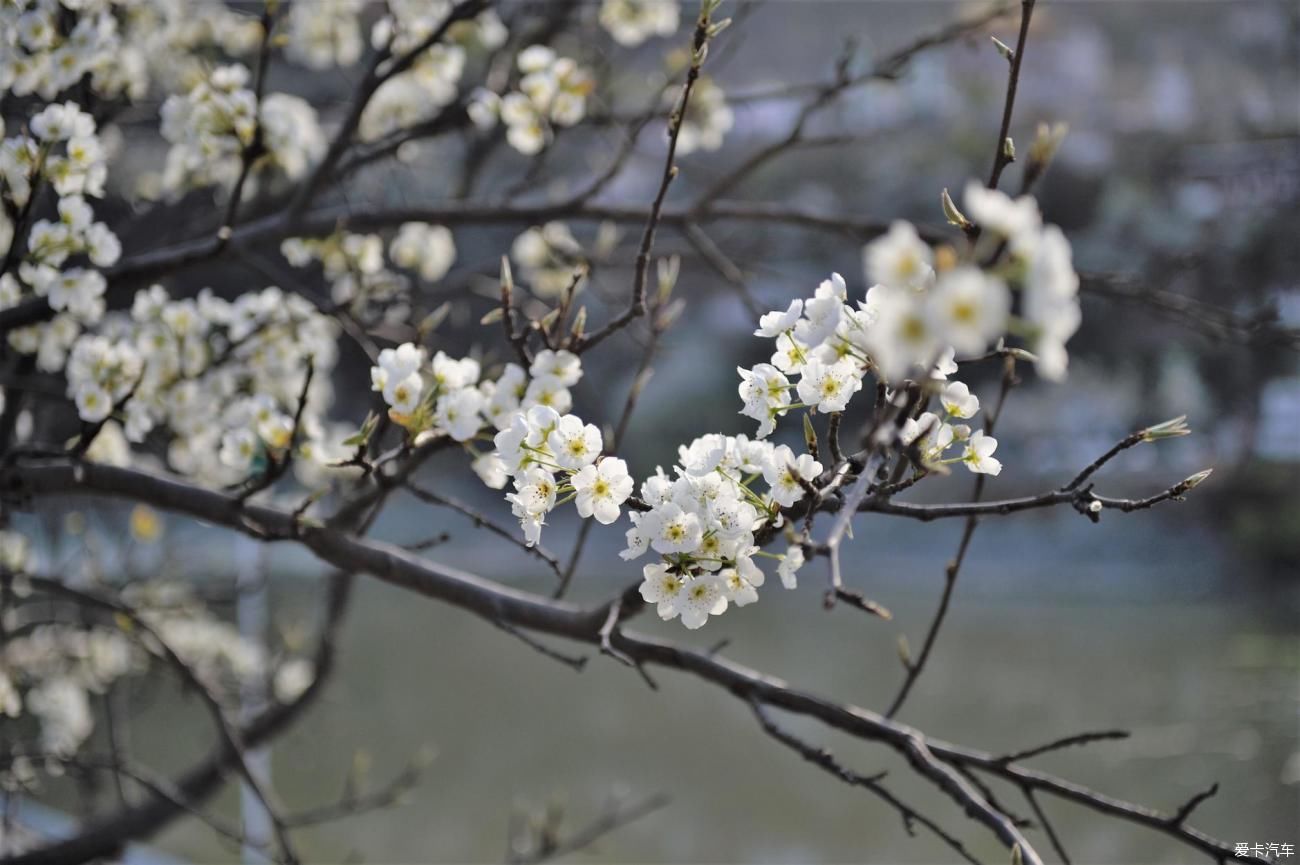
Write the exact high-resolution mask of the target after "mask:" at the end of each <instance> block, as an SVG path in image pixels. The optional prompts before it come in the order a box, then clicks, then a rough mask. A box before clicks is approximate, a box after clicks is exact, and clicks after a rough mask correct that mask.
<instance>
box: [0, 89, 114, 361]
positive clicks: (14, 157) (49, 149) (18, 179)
mask: <svg viewBox="0 0 1300 865" xmlns="http://www.w3.org/2000/svg"><path fill="white" fill-rule="evenodd" d="M2 131H3V130H0V132H2ZM106 176H107V166H106V159H105V155H104V148H103V145H102V144H101V142H100V140H99V137H98V136H97V135H96V130H95V122H94V119H93V118H92V117H91V116H90V115H89V114H87V113H86V112H84V111H82V110H81V109H80V108H79V107H77V105H76V104H74V103H72V102H67V103H55V104H52V105H47V106H45V107H44V108H43V109H41V110H40V111H39V112H38V113H37V114H35V115H34V116H33V117H32V118H31V120H30V122H29V123H28V124H27V132H24V133H20V134H18V135H16V136H13V137H11V138H7V139H5V140H4V142H3V144H0V197H3V199H4V204H5V205H6V206H5V207H0V254H3V255H5V256H10V255H11V254H12V253H13V252H14V250H12V249H11V246H12V244H13V243H14V242H15V241H14V237H13V227H12V226H11V225H10V223H9V221H8V219H7V217H6V216H5V215H4V212H5V211H6V210H8V209H9V208H10V207H12V208H13V209H14V210H15V211H21V210H22V209H23V208H24V207H25V206H26V205H28V203H29V202H30V200H31V197H32V196H33V195H34V194H36V192H37V190H38V189H40V188H42V187H43V186H46V185H48V188H50V189H52V190H53V192H54V195H55V203H54V213H53V214H51V216H53V217H55V218H45V217H43V218H40V219H37V220H35V222H33V223H32V225H31V228H30V230H29V231H28V233H27V237H26V241H25V246H24V248H23V250H22V254H21V255H20V256H18V255H14V256H12V257H13V259H14V260H15V261H16V262H17V265H18V266H17V268H16V269H15V270H14V271H11V272H7V273H4V274H3V275H0V309H3V308H7V307H11V306H15V305H17V304H18V303H20V302H21V301H23V300H27V299H30V298H32V297H39V298H44V299H45V300H46V301H47V302H48V303H49V305H50V307H51V308H52V309H53V310H54V311H55V316H54V318H53V319H52V320H51V321H50V322H49V323H48V324H45V325H35V326H31V327H26V328H21V329H17V330H14V331H11V332H10V334H9V344H10V346H11V347H12V348H13V349H14V350H16V351H18V352H20V353H22V354H29V355H30V354H34V355H36V362H37V367H38V368H39V369H41V370H42V371H45V372H58V371H59V370H60V369H61V368H62V366H63V363H64V361H65V360H66V358H67V351H68V348H69V347H70V346H71V345H72V343H73V341H74V340H75V339H76V338H77V336H78V335H79V334H80V333H81V331H82V327H83V326H90V325H94V324H95V323H97V322H98V321H99V320H100V318H101V317H102V316H103V314H104V299H103V295H104V291H105V289H106V287H107V283H106V280H105V279H104V276H103V274H101V273H100V272H99V271H98V270H96V269H95V268H99V267H108V266H111V265H112V264H114V263H116V261H117V260H118V257H119V256H120V255H121V251H122V247H121V244H120V243H119V242H118V239H117V235H116V234H114V233H113V231H112V230H111V229H110V228H109V227H108V226H107V225H106V224H105V223H103V222H100V221H97V220H96V219H95V214H94V208H93V207H92V206H91V204H90V202H89V201H88V200H87V199H88V197H100V196H102V195H103V194H104V182H105V178H106Z"/></svg>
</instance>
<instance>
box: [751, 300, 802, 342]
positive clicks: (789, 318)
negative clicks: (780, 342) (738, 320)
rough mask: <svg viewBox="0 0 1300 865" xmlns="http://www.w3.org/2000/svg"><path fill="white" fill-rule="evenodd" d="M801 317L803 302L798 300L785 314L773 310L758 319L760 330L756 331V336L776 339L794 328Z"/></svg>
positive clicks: (792, 302)
mask: <svg viewBox="0 0 1300 865" xmlns="http://www.w3.org/2000/svg"><path fill="white" fill-rule="evenodd" d="M801 315H803V301H802V300H799V299H798V298H796V299H795V300H792V301H790V305H789V306H788V307H787V308H786V310H785V311H784V312H782V311H781V310H773V311H772V312H765V313H763V315H762V316H760V317H759V319H758V330H756V331H754V336H762V337H767V338H768V339H775V338H776V337H778V336H780V335H781V334H783V333H785V332H786V331H788V330H790V329H791V328H793V327H794V325H795V322H797V321H798V320H799V317H800V316H801Z"/></svg>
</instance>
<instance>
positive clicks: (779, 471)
mask: <svg viewBox="0 0 1300 865" xmlns="http://www.w3.org/2000/svg"><path fill="white" fill-rule="evenodd" d="M821 473H822V464H821V463H819V462H818V461H817V460H815V459H813V458H812V456H810V455H809V454H800V455H799V456H798V458H796V457H795V455H794V451H792V450H790V448H789V447H788V446H786V445H780V446H778V447H777V448H776V450H775V451H774V452H773V453H772V458H771V459H770V460H769V461H768V463H767V464H766V465H765V466H763V479H764V480H765V481H767V483H768V486H769V487H771V496H772V500H773V501H775V502H776V503H777V504H779V505H780V506H781V507H783V508H788V507H790V505H792V504H794V503H795V502H797V501H799V499H801V498H803V497H804V488H803V485H802V484H801V483H800V480H803V481H812V480H813V479H814V478H816V477H817V476H818V475H820V474H821Z"/></svg>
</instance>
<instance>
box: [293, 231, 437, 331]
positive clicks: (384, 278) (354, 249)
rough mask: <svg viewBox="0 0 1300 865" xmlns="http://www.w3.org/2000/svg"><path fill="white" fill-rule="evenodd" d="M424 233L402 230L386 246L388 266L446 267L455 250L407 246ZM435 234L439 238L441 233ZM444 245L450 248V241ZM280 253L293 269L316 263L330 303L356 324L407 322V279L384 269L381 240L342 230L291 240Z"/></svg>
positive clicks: (435, 268)
mask: <svg viewBox="0 0 1300 865" xmlns="http://www.w3.org/2000/svg"><path fill="white" fill-rule="evenodd" d="M408 225H409V226H418V225H421V224H419V223H408ZM429 228H430V229H432V228H435V227H433V226H430V227H429ZM425 233H426V232H425V231H424V230H423V229H419V228H406V227H404V228H403V230H402V232H401V233H400V234H399V238H401V239H400V240H395V241H394V243H393V245H392V246H391V247H390V250H389V255H390V258H391V259H392V263H394V264H396V265H398V266H399V267H409V266H411V265H412V264H414V265H415V266H416V267H418V268H419V269H421V270H425V271H429V272H436V271H437V270H439V269H441V267H442V266H443V265H444V264H445V265H446V266H450V259H451V257H453V256H454V255H455V248H454V247H451V248H447V247H444V246H440V245H438V244H437V243H436V242H435V243H431V244H430V246H429V247H427V248H418V249H417V248H412V247H411V246H410V245H409V244H408V241H409V239H410V237H411V236H412V235H418V234H425ZM435 233H436V234H437V236H438V237H439V238H441V237H442V234H441V230H439V231H437V232H435ZM430 239H432V237H431V238H430ZM446 240H447V242H448V244H450V236H447V237H446ZM280 253H281V254H282V255H283V256H284V258H285V260H286V261H288V262H289V264H290V265H292V266H293V267H307V266H308V265H310V264H312V263H313V262H319V263H320V265H321V269H322V271H323V273H324V276H325V279H326V280H327V281H328V282H329V284H330V299H331V300H333V301H334V303H335V304H337V305H338V306H339V307H340V308H346V309H347V310H348V311H349V313H350V314H351V315H353V316H354V317H356V318H357V319H358V320H360V321H363V322H366V323H378V322H388V323H393V324H396V323H400V322H404V321H406V320H407V319H409V318H410V303H409V294H410V291H409V290H410V280H409V279H407V277H406V276H405V275H404V274H401V273H398V272H396V271H394V270H392V269H390V268H389V267H387V266H386V264H385V262H384V240H383V238H382V237H380V236H379V235H377V234H354V233H351V232H342V231H340V232H335V233H334V234H331V235H329V236H328V237H322V238H299V237H291V238H289V239H287V240H285V241H284V242H283V243H281V244H280Z"/></svg>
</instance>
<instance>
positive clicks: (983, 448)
mask: <svg viewBox="0 0 1300 865" xmlns="http://www.w3.org/2000/svg"><path fill="white" fill-rule="evenodd" d="M997 449H998V441H997V439H995V438H993V437H992V436H986V435H985V434H984V430H980V431H978V432H976V433H975V434H973V435H972V436H971V437H970V439H969V440H968V441H967V442H966V450H965V451H964V452H963V453H962V455H961V461H962V463H963V464H965V466H966V468H968V469H970V470H971V471H972V472H975V473H976V474H985V475H997V474H999V473H1001V471H1002V463H1000V462H998V461H997V460H996V459H994V458H993V452H994V451H995V450H997Z"/></svg>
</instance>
